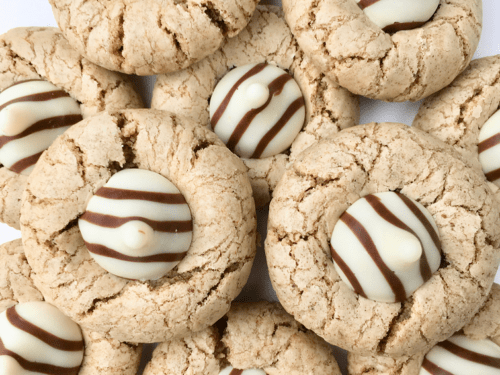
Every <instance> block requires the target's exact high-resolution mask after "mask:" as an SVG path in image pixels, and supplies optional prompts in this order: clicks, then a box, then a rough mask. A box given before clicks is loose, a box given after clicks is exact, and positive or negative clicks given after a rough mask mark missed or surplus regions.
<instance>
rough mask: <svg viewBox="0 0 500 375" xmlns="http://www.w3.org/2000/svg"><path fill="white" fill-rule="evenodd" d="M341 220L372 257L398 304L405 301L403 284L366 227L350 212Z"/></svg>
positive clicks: (343, 215) (345, 213) (344, 214)
mask: <svg viewBox="0 0 500 375" xmlns="http://www.w3.org/2000/svg"><path fill="white" fill-rule="evenodd" d="M340 220H342V221H343V222H344V223H345V224H346V225H347V226H348V227H349V229H350V230H351V231H352V232H353V233H354V235H355V236H356V237H357V238H358V240H359V242H361V245H363V247H364V248H365V250H366V252H367V253H368V255H370V257H371V258H372V259H373V261H374V262H375V265H376V266H377V267H378V269H379V270H380V272H381V273H382V275H383V276H384V278H385V279H386V280H387V283H388V284H389V287H390V288H391V290H392V292H393V293H394V295H395V299H396V302H401V301H404V300H405V299H406V292H405V287H404V285H403V283H402V282H401V280H400V279H399V278H398V277H397V276H396V275H395V273H394V272H393V271H392V270H391V269H390V268H389V267H387V265H386V264H385V263H384V261H383V260H382V257H381V256H380V254H379V252H378V250H377V247H376V246H375V244H374V243H373V239H372V238H371V237H370V234H369V233H368V232H367V230H366V229H365V227H364V226H363V225H361V223H360V222H359V221H357V220H356V219H355V218H354V217H353V216H351V215H350V214H349V213H348V212H344V213H343V214H342V216H341V217H340Z"/></svg>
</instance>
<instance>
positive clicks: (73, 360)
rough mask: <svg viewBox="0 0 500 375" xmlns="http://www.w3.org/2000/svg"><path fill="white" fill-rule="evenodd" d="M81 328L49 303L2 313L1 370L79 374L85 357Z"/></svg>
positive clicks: (11, 373) (20, 306) (13, 373)
mask: <svg viewBox="0 0 500 375" xmlns="http://www.w3.org/2000/svg"><path fill="white" fill-rule="evenodd" d="M83 352H84V342H83V338H82V333H81V331H80V327H78V325H77V324H76V323H75V322H73V321H72V320H71V319H69V318H68V317H67V316H65V315H64V314H63V313H61V312H60V311H59V310H58V309H57V308H55V307H54V306H52V305H50V304H48V303H46V302H40V301H37V302H26V303H22V304H18V305H16V306H12V307H10V308H9V309H7V310H5V311H4V312H3V313H2V314H0V373H1V374H9V375H28V374H40V373H41V374H54V375H76V374H78V372H79V370H80V365H81V363H82V360H83Z"/></svg>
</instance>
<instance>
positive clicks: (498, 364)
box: [437, 340, 500, 369]
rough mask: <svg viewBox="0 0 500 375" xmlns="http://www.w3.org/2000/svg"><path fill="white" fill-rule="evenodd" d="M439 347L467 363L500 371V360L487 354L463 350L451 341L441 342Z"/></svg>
mask: <svg viewBox="0 0 500 375" xmlns="http://www.w3.org/2000/svg"><path fill="white" fill-rule="evenodd" d="M437 345H438V346H440V347H442V348H443V349H446V350H447V351H449V352H450V353H452V354H455V355H456V356H457V357H460V358H462V359H465V360H467V361H471V362H475V363H479V364H481V365H485V366H489V367H494V368H497V369H500V358H495V357H491V356H489V355H486V354H481V353H476V352H473V351H471V350H468V349H465V348H462V347H461V346H458V345H457V344H454V343H453V342H451V341H449V340H446V341H443V342H440V343H438V344H437Z"/></svg>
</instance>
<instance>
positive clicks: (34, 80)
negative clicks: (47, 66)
mask: <svg viewBox="0 0 500 375" xmlns="http://www.w3.org/2000/svg"><path fill="white" fill-rule="evenodd" d="M36 81H38V82H43V81H44V80H43V79H38V78H37V79H26V80H24V81H19V82H14V83H13V84H12V85H10V86H9V87H7V88H6V89H5V90H8V89H10V88H11V87H14V86H17V85H20V84H22V83H26V82H36ZM5 90H3V91H5ZM3 91H2V92H3Z"/></svg>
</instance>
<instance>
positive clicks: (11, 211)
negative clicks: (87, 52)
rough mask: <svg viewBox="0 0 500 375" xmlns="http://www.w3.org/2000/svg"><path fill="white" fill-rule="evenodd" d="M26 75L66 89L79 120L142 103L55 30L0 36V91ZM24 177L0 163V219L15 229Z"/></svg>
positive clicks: (128, 86) (126, 83)
mask: <svg viewBox="0 0 500 375" xmlns="http://www.w3.org/2000/svg"><path fill="white" fill-rule="evenodd" d="M32 79H43V80H46V81H48V82H51V83H52V84H54V85H55V86H57V87H58V88H60V89H61V90H64V91H65V92H66V93H68V94H69V95H70V96H71V97H72V98H73V99H75V100H76V101H77V102H78V103H79V105H80V110H81V115H82V116H83V118H85V117H88V116H90V115H92V114H95V113H97V112H100V111H103V110H105V109H121V108H140V107H142V106H143V105H142V101H141V99H140V97H139V95H138V94H137V93H136V92H135V91H134V89H133V86H132V83H131V82H130V81H129V80H128V78H126V77H123V76H122V75H119V74H116V73H113V72H109V71H107V70H105V69H103V68H100V67H98V66H96V65H94V64H92V63H91V62H89V61H88V60H87V59H85V58H83V57H82V56H81V55H80V54H78V53H77V52H76V51H75V50H73V48H71V46H70V44H69V43H68V41H67V40H66V39H65V38H64V36H63V35H62V33H61V32H60V31H59V30H58V29H56V28H35V27H32V28H17V29H13V30H10V31H9V32H7V33H6V34H4V35H2V36H0V92H2V91H4V90H5V89H6V88H8V87H9V86H11V85H13V84H14V83H16V82H20V81H24V80H32ZM26 180H27V176H24V175H20V174H18V173H15V172H12V171H11V170H9V169H7V168H5V167H4V166H3V165H0V188H1V190H2V194H1V198H0V221H1V222H4V223H6V224H8V225H10V226H12V227H14V228H16V229H19V211H20V208H21V194H22V191H23V190H24V187H25V185H26Z"/></svg>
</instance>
